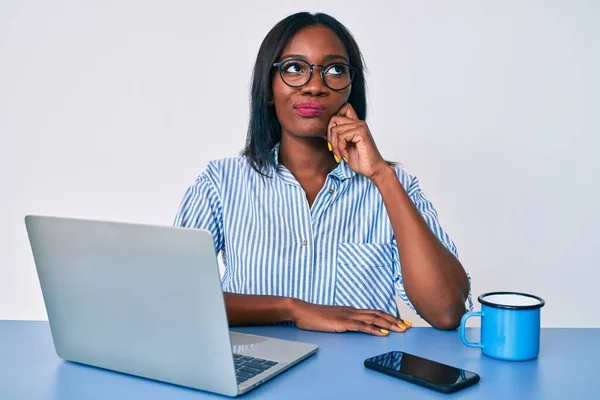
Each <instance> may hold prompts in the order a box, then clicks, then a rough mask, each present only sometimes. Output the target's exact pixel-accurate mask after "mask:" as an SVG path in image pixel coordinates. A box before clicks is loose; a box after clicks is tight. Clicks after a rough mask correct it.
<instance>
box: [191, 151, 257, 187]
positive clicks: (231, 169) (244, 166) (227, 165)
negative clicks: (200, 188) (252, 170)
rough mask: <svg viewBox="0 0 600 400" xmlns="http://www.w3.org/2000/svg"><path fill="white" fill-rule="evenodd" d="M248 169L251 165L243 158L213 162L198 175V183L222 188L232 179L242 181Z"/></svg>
mask: <svg viewBox="0 0 600 400" xmlns="http://www.w3.org/2000/svg"><path fill="white" fill-rule="evenodd" d="M248 169H249V163H248V161H247V160H246V158H245V157H242V156H238V157H227V158H221V159H215V160H211V161H209V162H208V163H207V164H206V166H205V167H204V169H203V170H202V171H201V172H200V174H199V175H198V178H197V182H207V183H211V184H213V185H215V186H221V184H222V183H225V182H227V181H230V180H231V179H240V178H241V177H242V176H244V175H246V174H247V171H248Z"/></svg>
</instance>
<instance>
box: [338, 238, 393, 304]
mask: <svg viewBox="0 0 600 400" xmlns="http://www.w3.org/2000/svg"><path fill="white" fill-rule="evenodd" d="M395 251H396V247H395V245H394V244H393V243H340V244H339V245H338V248H337V265H336V267H337V274H336V289H335V304H336V305H340V306H350V307H356V308H368V309H373V310H381V311H384V312H387V313H390V314H395V313H396V310H397V306H396V299H395V291H394V273H393V271H394V262H393V260H394V252H395Z"/></svg>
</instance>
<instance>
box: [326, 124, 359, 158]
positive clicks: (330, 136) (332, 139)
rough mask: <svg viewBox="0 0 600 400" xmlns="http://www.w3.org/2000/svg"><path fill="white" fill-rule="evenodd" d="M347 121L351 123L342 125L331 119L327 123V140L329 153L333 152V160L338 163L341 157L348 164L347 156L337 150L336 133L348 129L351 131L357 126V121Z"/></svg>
mask: <svg viewBox="0 0 600 400" xmlns="http://www.w3.org/2000/svg"><path fill="white" fill-rule="evenodd" d="M346 120H347V121H351V122H352V123H351V124H349V123H343V124H341V125H340V124H338V121H339V120H334V119H333V118H332V120H331V121H330V122H329V128H328V133H327V140H328V141H329V143H330V145H329V147H331V149H330V151H332V152H333V155H334V158H335V160H336V161H337V162H338V163H339V162H340V160H341V159H342V158H343V157H346V158H345V161H346V162H348V154H345V155H344V154H342V152H341V151H340V149H339V144H340V141H339V134H338V132H343V131H346V130H349V129H352V128H353V127H356V126H357V121H355V120H349V119H346Z"/></svg>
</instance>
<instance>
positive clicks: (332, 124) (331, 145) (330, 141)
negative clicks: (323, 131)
mask: <svg viewBox="0 0 600 400" xmlns="http://www.w3.org/2000/svg"><path fill="white" fill-rule="evenodd" d="M336 125H337V122H336V120H334V119H333V118H331V119H330V120H329V125H328V126H327V135H326V138H327V148H328V149H329V151H331V152H332V153H333V154H334V158H335V157H337V155H335V147H334V143H333V134H332V131H331V130H332V128H334V127H335V126H336ZM338 160H339V159H337V160H336V161H337V162H339V161H338Z"/></svg>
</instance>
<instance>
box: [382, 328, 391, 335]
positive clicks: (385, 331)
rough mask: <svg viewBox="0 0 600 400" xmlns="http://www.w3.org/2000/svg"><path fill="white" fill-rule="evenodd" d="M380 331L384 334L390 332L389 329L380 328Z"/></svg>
mask: <svg viewBox="0 0 600 400" xmlns="http://www.w3.org/2000/svg"><path fill="white" fill-rule="evenodd" d="M380 331H381V333H383V334H384V335H387V334H388V333H390V331H388V330H387V329H380Z"/></svg>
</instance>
